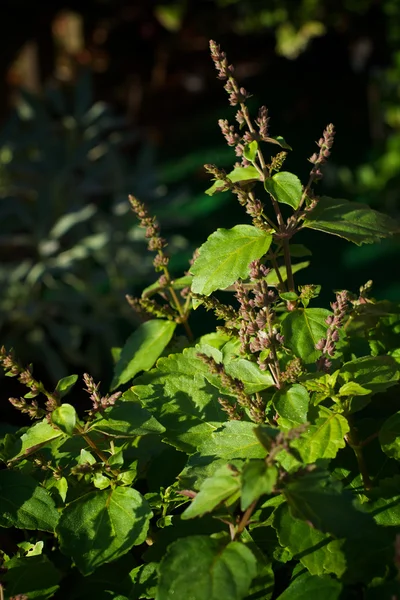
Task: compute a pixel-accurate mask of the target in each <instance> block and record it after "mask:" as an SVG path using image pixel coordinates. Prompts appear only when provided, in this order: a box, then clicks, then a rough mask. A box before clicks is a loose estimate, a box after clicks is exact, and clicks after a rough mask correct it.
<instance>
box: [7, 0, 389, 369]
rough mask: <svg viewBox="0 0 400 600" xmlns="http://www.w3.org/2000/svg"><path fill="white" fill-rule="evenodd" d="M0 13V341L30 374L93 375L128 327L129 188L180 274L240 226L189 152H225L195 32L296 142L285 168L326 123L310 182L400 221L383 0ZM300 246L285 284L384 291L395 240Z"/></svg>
mask: <svg viewBox="0 0 400 600" xmlns="http://www.w3.org/2000/svg"><path fill="white" fill-rule="evenodd" d="M0 14H1V19H0V39H1V45H2V52H1V55H0V92H1V93H0V120H1V126H0V217H1V229H0V257H1V265H0V340H1V343H4V344H6V345H7V346H13V347H14V348H15V350H16V352H17V353H18V355H19V356H20V357H21V359H22V360H24V361H33V362H34V363H35V365H41V368H42V372H43V376H44V377H48V378H52V379H54V380H55V379H58V378H60V377H61V376H63V375H65V374H66V373H67V372H71V371H75V372H80V371H82V370H89V371H90V372H91V373H92V375H93V376H94V377H96V378H97V377H102V379H103V380H107V379H108V378H109V376H110V372H111V363H112V359H111V350H110V349H111V348H112V347H119V346H121V345H122V344H123V343H124V341H125V339H126V338H127V337H128V336H129V334H130V333H131V331H132V329H133V328H134V327H135V326H136V325H137V320H136V317H135V315H134V314H133V313H132V312H131V310H130V309H129V307H128V305H127V304H126V302H125V299H124V296H125V294H126V293H130V294H139V293H140V290H141V289H142V287H144V286H145V285H147V284H149V283H151V282H152V281H153V280H154V274H153V272H152V269H151V262H152V258H151V257H150V256H148V255H147V254H146V252H145V241H144V239H143V232H142V231H141V230H140V229H139V228H138V227H137V224H136V223H135V219H134V217H133V215H131V213H130V210H129V205H128V201H127V195H128V193H133V194H135V195H137V196H138V197H139V198H140V199H141V200H142V201H145V202H146V203H148V205H149V208H150V210H151V211H152V212H154V213H156V214H157V215H158V218H159V221H160V223H161V225H162V229H163V234H164V235H165V236H166V237H167V238H168V240H169V243H170V246H169V250H170V253H171V255H172V257H173V258H172V263H171V265H172V270H173V271H174V272H175V273H176V274H177V275H180V274H181V273H182V271H184V270H185V269H186V268H187V261H188V259H189V258H190V256H191V255H192V252H193V250H194V248H195V247H197V246H198V245H199V244H201V243H202V242H203V241H204V240H205V238H206V236H207V235H209V233H211V232H212V231H213V230H214V229H215V228H216V227H230V226H232V225H234V224H235V223H237V222H238V220H239V221H243V218H244V216H243V215H242V214H241V209H240V207H238V206H236V205H235V204H233V203H232V198H230V195H229V193H225V194H219V195H216V196H212V197H210V196H207V195H205V194H204V190H205V189H206V188H207V187H208V179H207V177H206V176H205V174H204V171H203V169H202V165H203V164H204V163H217V164H218V165H219V166H221V167H229V165H231V164H232V162H233V161H234V156H233V155H232V151H231V149H229V148H227V147H226V146H225V145H224V142H223V139H222V138H221V136H220V133H219V128H218V126H217V120H218V118H230V119H232V116H233V114H234V111H233V109H231V108H230V107H229V106H227V103H226V98H225V95H224V93H223V90H222V89H221V86H220V85H219V82H218V81H217V80H216V78H215V73H214V71H213V66H212V64H211V61H210V59H209V56H208V40H209V39H210V38H213V39H216V40H217V41H218V42H219V43H220V44H221V45H222V47H223V48H224V49H225V50H226V52H227V53H228V57H229V59H230V61H231V62H233V63H234V64H235V66H236V73H237V76H238V78H239V79H240V80H241V81H242V82H243V84H244V85H245V86H246V88H247V89H249V90H250V91H251V92H252V94H253V98H252V99H251V103H252V105H253V106H254V109H255V110H256V109H257V107H258V106H259V105H260V104H264V103H265V104H266V105H267V106H268V108H269V112H270V116H271V130H272V134H273V135H283V136H284V137H285V138H286V139H287V141H288V142H289V144H290V145H291V146H292V147H293V148H294V153H292V154H291V155H290V156H289V157H288V159H287V163H286V164H287V168H288V170H292V171H295V172H296V173H298V174H299V176H301V177H302V178H303V180H305V179H306V178H307V174H308V171H309V163H308V162H307V157H309V156H310V155H311V154H312V153H313V152H314V150H315V147H314V140H316V139H318V138H319V137H320V134H321V132H322V130H323V128H324V127H325V126H326V124H327V123H329V122H333V123H334V124H335V126H336V129H337V137H336V142H335V146H334V151H333V154H332V159H331V160H330V162H329V163H328V166H327V168H326V170H325V173H326V175H325V178H324V180H323V182H322V183H321V185H320V190H321V192H323V193H326V194H329V195H332V196H342V197H343V196H344V197H347V198H349V199H353V200H358V201H362V202H367V203H368V204H370V205H371V206H373V207H374V208H376V209H379V210H382V211H385V212H387V213H390V214H391V215H392V216H394V217H398V216H399V196H400V191H399V190H400V186H399V182H400V175H399V173H400V50H399V48H400V3H399V2H398V0H380V1H379V0H338V1H333V0H301V1H293V0H175V1H164V2H161V1H159V0H154V1H152V0H130V1H129V0H54V2H52V3H51V4H50V3H49V6H48V5H47V3H45V5H43V6H42V5H41V6H39V7H38V5H37V4H35V5H32V3H31V2H29V1H28V0H3V2H2V4H1V6H0ZM300 237H301V236H300ZM298 241H299V242H304V241H306V243H307V245H308V247H309V248H310V249H311V250H312V252H313V254H314V256H313V259H312V261H311V267H310V269H309V270H307V271H304V272H302V273H300V274H299V278H298V282H299V283H306V282H307V283H310V282H313V283H314V282H315V283H322V284H323V290H324V296H323V298H324V300H325V301H326V302H328V301H329V300H330V299H331V292H332V289H335V288H339V287H347V288H349V289H353V290H356V289H357V288H358V287H359V286H360V285H361V284H363V283H365V282H366V281H367V280H368V279H373V280H374V283H375V287H374V291H375V296H377V297H381V298H382V297H387V298H389V299H392V300H396V299H397V300H398V299H400V282H399V280H398V278H397V279H396V276H395V274H396V269H397V272H398V267H397V264H398V261H399V258H400V248H399V242H398V241H396V240H391V241H388V242H383V243H382V244H381V245H379V246H363V247H353V246H351V247H350V245H349V244H347V243H345V242H343V243H341V242H340V241H339V242H338V241H337V239H336V240H335V239H333V240H332V244H330V243H327V240H326V239H325V236H322V234H321V236H320V235H319V234H318V233H315V234H314V235H313V234H310V233H307V235H306V236H305V238H304V239H299V240H298ZM321 244H323V245H322V246H321ZM321 247H322V248H323V251H321Z"/></svg>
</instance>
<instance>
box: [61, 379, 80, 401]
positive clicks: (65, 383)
mask: <svg viewBox="0 0 400 600" xmlns="http://www.w3.org/2000/svg"><path fill="white" fill-rule="evenodd" d="M77 380H78V375H68V377H63V378H62V379H60V381H59V382H58V383H57V387H56V392H57V394H58V395H59V396H60V398H64V396H66V395H67V394H68V392H69V391H70V390H72V388H73V387H74V385H75V383H76V382H77Z"/></svg>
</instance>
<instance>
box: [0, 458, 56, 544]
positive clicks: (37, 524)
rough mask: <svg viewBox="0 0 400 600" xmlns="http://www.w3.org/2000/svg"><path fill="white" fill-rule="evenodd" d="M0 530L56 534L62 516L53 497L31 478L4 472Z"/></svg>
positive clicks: (1, 476)
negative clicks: (56, 527)
mask: <svg viewBox="0 0 400 600" xmlns="http://www.w3.org/2000/svg"><path fill="white" fill-rule="evenodd" d="M0 505H1V506H2V507H4V508H3V510H2V511H1V512H0V527H18V529H39V530H40V531H50V532H53V531H54V528H55V526H56V525H57V521H58V512H57V510H56V507H55V504H54V501H53V499H52V497H51V496H50V494H49V493H48V492H47V491H46V490H45V489H44V488H43V487H41V486H40V485H39V483H38V482H37V481H35V480H34V479H33V478H32V477H29V475H24V474H23V473H20V472H18V471H10V470H7V471H6V470H3V471H0Z"/></svg>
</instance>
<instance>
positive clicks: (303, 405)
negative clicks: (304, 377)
mask: <svg viewBox="0 0 400 600" xmlns="http://www.w3.org/2000/svg"><path fill="white" fill-rule="evenodd" d="M272 402H273V405H274V407H275V410H276V412H277V413H278V415H279V417H280V419H279V425H280V426H281V427H285V428H286V429H290V428H292V427H296V426H297V425H302V424H303V423H306V422H307V412H308V405H309V402H310V397H309V395H308V392H307V390H306V388H305V387H303V386H302V385H300V384H298V383H295V384H294V385H292V386H290V387H289V388H287V389H283V390H279V391H277V392H276V393H275V394H274V396H273V398H272Z"/></svg>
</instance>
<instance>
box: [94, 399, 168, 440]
mask: <svg viewBox="0 0 400 600" xmlns="http://www.w3.org/2000/svg"><path fill="white" fill-rule="evenodd" d="M123 399H124V400H125V401H124V402H119V403H118V404H117V405H116V406H112V407H110V408H108V409H107V410H105V411H104V413H103V415H102V417H101V418H99V419H98V420H96V421H94V422H93V424H92V425H91V427H90V429H91V430H93V429H94V430H96V431H100V432H101V433H105V434H107V435H111V436H113V437H116V438H135V437H137V436H138V435H147V434H151V433H164V431H165V427H163V426H162V425H161V423H159V422H158V421H157V419H155V418H154V417H153V416H152V414H151V413H149V411H148V410H146V409H145V408H143V407H142V406H140V404H139V403H138V402H137V397H136V396H135V395H134V394H133V393H132V392H131V391H130V390H128V391H127V392H125V394H124V395H123ZM130 399H131V400H133V401H132V402H129V400H130Z"/></svg>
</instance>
